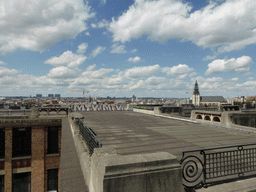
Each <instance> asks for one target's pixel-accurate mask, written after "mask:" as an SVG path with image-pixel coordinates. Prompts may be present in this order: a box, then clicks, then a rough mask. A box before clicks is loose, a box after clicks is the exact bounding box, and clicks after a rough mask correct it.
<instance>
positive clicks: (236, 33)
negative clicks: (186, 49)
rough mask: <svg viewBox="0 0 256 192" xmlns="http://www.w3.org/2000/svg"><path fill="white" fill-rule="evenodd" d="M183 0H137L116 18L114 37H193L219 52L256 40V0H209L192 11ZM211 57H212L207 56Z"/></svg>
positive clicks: (163, 38)
mask: <svg viewBox="0 0 256 192" xmlns="http://www.w3.org/2000/svg"><path fill="white" fill-rule="evenodd" d="M192 8H193V7H192V6H191V5H190V4H188V3H185V2H183V1H170V0H136V1H135V3H134V4H133V5H131V6H130V7H129V9H128V10H127V11H125V12H124V13H123V14H122V15H121V16H120V17H118V18H117V19H115V18H113V19H112V22H111V23H110V27H109V30H110V31H111V32H112V33H113V41H121V42H122V43H124V42H126V41H130V40H131V39H137V38H140V37H142V36H143V35H146V36H147V37H148V38H149V39H151V40H153V41H159V42H165V41H167V40H168V39H180V40H182V41H191V42H193V43H195V44H196V45H198V46H201V47H203V48H206V47H209V48H216V49H217V50H216V52H217V53H223V52H228V51H232V50H238V49H241V48H244V47H245V46H247V45H251V44H255V43H256V28H255V26H256V1H255V0H244V1H240V0H227V1H223V2H221V3H216V2H214V1H209V4H208V5H207V6H206V7H203V8H202V9H200V10H196V11H194V12H191V10H192ZM206 59H210V57H208V58H206Z"/></svg>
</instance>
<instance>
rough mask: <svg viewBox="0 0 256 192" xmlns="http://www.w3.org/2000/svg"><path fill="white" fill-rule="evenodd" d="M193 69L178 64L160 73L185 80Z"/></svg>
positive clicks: (165, 68)
mask: <svg viewBox="0 0 256 192" xmlns="http://www.w3.org/2000/svg"><path fill="white" fill-rule="evenodd" d="M193 70H194V69H193V68H190V67H189V66H188V65H186V64H179V65H177V66H173V67H164V68H163V69H162V72H164V73H166V74H167V75H170V76H179V77H180V78H186V77H187V75H188V73H190V72H192V71H193Z"/></svg>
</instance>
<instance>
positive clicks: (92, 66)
mask: <svg viewBox="0 0 256 192" xmlns="http://www.w3.org/2000/svg"><path fill="white" fill-rule="evenodd" d="M95 67H96V64H93V65H90V66H89V67H87V69H86V71H93V70H94V69H95Z"/></svg>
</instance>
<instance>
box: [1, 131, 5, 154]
mask: <svg viewBox="0 0 256 192" xmlns="http://www.w3.org/2000/svg"><path fill="white" fill-rule="evenodd" d="M4 152H5V130H4V128H1V129H0V159H1V158H4Z"/></svg>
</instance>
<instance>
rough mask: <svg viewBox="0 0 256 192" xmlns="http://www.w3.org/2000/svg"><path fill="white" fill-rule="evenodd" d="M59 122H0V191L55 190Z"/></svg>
mask: <svg viewBox="0 0 256 192" xmlns="http://www.w3.org/2000/svg"><path fill="white" fill-rule="evenodd" d="M61 121H62V120H61V118H58V117H56V118H52V117H48V118H46V117H45V118H39V117H23V118H18V117H17V118H4V119H0V192H7V191H8V192H11V191H12V192H16V191H19V192H20V191H26V192H30V191H32V192H34V191H36V192H44V191H52V192H53V191H59V189H60V184H59V183H60V182H59V178H60V177H59V174H60V171H59V170H60V155H61V129H62V127H61V125H62V124H61Z"/></svg>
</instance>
